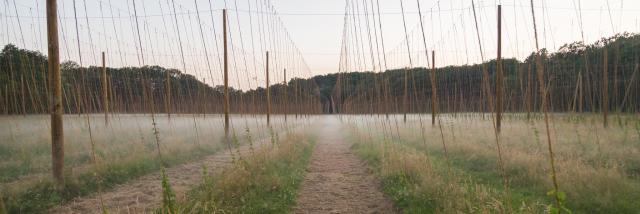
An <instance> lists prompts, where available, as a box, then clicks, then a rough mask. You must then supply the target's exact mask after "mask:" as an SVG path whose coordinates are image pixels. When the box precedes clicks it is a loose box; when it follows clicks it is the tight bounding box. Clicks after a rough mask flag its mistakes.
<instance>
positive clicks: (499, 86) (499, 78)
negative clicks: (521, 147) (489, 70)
mask: <svg viewBox="0 0 640 214" xmlns="http://www.w3.org/2000/svg"><path fill="white" fill-rule="evenodd" d="M502 96H503V95H502V5H498V56H497V58H496V130H497V131H498V133H499V132H500V129H501V124H502V122H501V121H502V107H503V106H502V98H503V97H502Z"/></svg>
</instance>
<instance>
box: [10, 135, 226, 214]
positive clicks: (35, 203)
mask: <svg viewBox="0 0 640 214" xmlns="http://www.w3.org/2000/svg"><path fill="white" fill-rule="evenodd" d="M218 150H219V147H199V148H198V149H193V150H190V151H189V152H184V153H175V154H174V155H170V156H166V157H164V161H165V163H167V164H168V165H169V166H171V165H176V164H180V163H184V162H187V161H190V160H195V159H199V158H202V157H204V156H206V155H210V154H212V153H214V152H216V151H218ZM162 167H163V165H162V163H160V162H159V161H158V159H157V158H155V157H153V156H143V157H142V158H141V159H136V160H135V161H132V162H121V163H118V164H109V163H107V164H106V165H104V166H103V167H102V168H101V170H100V171H97V174H94V173H93V172H88V173H85V174H81V175H78V176H76V177H71V176H67V177H66V178H65V181H66V184H65V189H64V190H62V191H58V190H56V189H55V188H54V184H53V182H52V181H50V180H45V181H43V182H41V183H39V184H37V185H35V186H32V187H29V188H28V189H26V190H24V191H21V192H19V193H14V194H12V195H3V196H2V197H3V198H2V200H3V201H4V202H5V203H6V209H7V211H8V212H9V213H41V212H45V211H46V210H47V209H49V208H50V207H51V206H55V205H58V204H61V203H64V202H67V201H69V200H71V199H73V198H75V197H79V196H84V195H88V194H90V193H93V192H96V191H97V190H98V183H97V182H98V181H97V180H96V179H95V177H96V176H99V177H100V178H102V180H101V182H102V183H101V185H102V188H103V189H110V188H113V187H114V186H116V185H117V184H121V183H125V182H127V181H129V180H131V179H134V178H137V177H139V176H142V175H145V174H148V173H151V172H154V171H157V170H159V169H161V168H162Z"/></svg>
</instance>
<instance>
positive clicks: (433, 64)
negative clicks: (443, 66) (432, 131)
mask: <svg viewBox="0 0 640 214" xmlns="http://www.w3.org/2000/svg"><path fill="white" fill-rule="evenodd" d="M436 90H437V87H436V52H435V51H431V125H434V126H435V125H436V114H437V113H438V112H437V111H436V106H437V105H436V103H437V102H438V93H437V91H436Z"/></svg>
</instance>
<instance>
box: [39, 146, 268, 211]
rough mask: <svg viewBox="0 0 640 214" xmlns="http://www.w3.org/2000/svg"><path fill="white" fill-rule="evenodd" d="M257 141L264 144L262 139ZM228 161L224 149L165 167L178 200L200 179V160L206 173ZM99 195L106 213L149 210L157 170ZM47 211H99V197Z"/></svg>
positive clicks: (157, 194) (155, 196)
mask: <svg viewBox="0 0 640 214" xmlns="http://www.w3.org/2000/svg"><path fill="white" fill-rule="evenodd" d="M261 144H264V141H263V142H262V143H261ZM254 146H255V145H254ZM256 147H257V146H256ZM250 151H251V150H250V148H249V146H248V145H244V146H241V147H240V154H241V155H242V156H246V155H249V154H250ZM234 153H235V151H234ZM236 155H237V154H236ZM231 162H232V160H231V154H230V153H229V151H228V150H227V149H224V151H220V152H218V153H216V154H214V155H210V156H208V157H206V158H204V159H202V160H199V161H195V162H191V163H186V164H182V165H179V166H174V167H171V168H168V169H167V176H168V177H169V181H170V182H171V187H172V189H173V190H174V192H175V193H176V196H177V198H178V200H182V199H184V197H185V194H186V192H187V191H189V190H190V188H192V187H193V186H194V185H196V184H198V183H200V182H201V181H202V165H203V164H205V166H206V167H207V168H208V171H209V173H218V172H220V171H221V170H222V169H224V168H225V167H227V166H229V165H230V164H231ZM102 198H103V201H104V204H105V206H106V207H107V210H108V211H109V213H150V212H153V211H154V210H155V209H156V208H157V207H159V206H160V205H161V204H160V203H161V201H162V186H161V175H160V171H158V172H154V173H151V174H148V175H145V176H142V177H140V178H137V179H135V180H134V181H131V182H128V183H124V184H121V185H118V186H116V187H115V188H113V189H111V190H109V191H108V192H105V193H103V194H102ZM49 213H101V211H100V201H99V198H98V195H97V194H92V195H89V196H85V197H80V198H77V199H74V200H73V201H71V202H69V203H67V204H65V205H62V206H58V207H54V208H53V209H51V210H49Z"/></svg>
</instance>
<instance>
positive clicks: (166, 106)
mask: <svg viewBox="0 0 640 214" xmlns="http://www.w3.org/2000/svg"><path fill="white" fill-rule="evenodd" d="M164 87H165V89H164V91H165V96H166V98H165V101H164V109H165V111H167V117H168V118H171V111H172V108H171V72H169V71H168V70H167V71H165V86H164Z"/></svg>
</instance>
